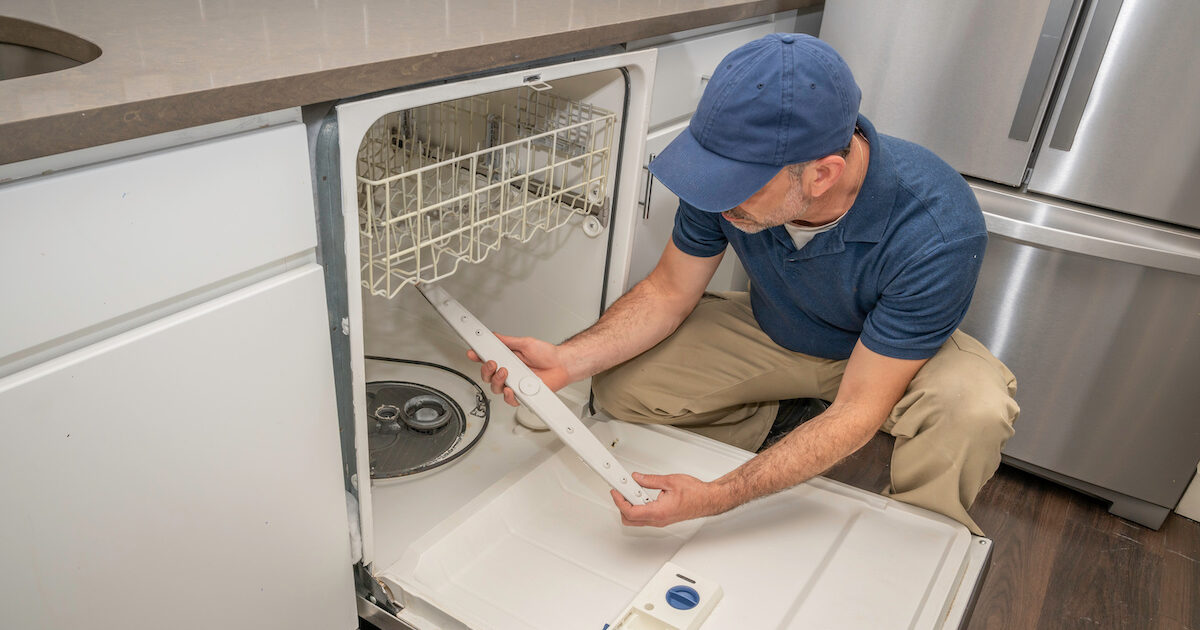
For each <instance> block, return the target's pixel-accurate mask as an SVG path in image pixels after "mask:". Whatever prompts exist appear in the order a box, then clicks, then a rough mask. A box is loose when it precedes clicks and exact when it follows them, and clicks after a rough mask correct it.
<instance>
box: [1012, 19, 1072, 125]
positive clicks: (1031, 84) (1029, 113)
mask: <svg viewBox="0 0 1200 630" xmlns="http://www.w3.org/2000/svg"><path fill="white" fill-rule="evenodd" d="M1074 5H1075V0H1051V1H1050V6H1049V7H1047V8H1046V20H1045V21H1044V22H1043V23H1042V33H1041V35H1040V36H1039V37H1038V43H1037V47H1035V48H1034V50H1033V60H1032V61H1031V62H1030V63H1029V73H1028V74H1026V75H1025V86H1024V87H1022V88H1021V97H1020V99H1019V100H1018V101H1017V112H1016V114H1015V115H1014V116H1013V121H1012V127H1010V128H1009V130H1008V137H1009V138H1012V139H1013V140H1018V141H1020V142H1027V141H1028V140H1029V137H1030V136H1031V135H1032V134H1033V127H1034V125H1035V124H1036V123H1037V118H1038V109H1039V108H1040V107H1041V104H1042V97H1043V96H1045V94H1046V88H1047V87H1049V85H1050V75H1051V73H1052V72H1053V70H1054V58H1055V57H1056V56H1058V48H1059V45H1060V44H1061V43H1062V39H1063V37H1064V35H1065V34H1066V31H1067V23H1068V22H1069V21H1070V17H1071V8H1072V7H1073V6H1074Z"/></svg>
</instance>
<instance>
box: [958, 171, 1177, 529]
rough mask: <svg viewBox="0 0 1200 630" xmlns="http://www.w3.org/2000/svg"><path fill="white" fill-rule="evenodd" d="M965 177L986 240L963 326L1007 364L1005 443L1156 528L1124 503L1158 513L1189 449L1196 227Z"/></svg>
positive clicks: (1010, 451) (1173, 493)
mask: <svg viewBox="0 0 1200 630" xmlns="http://www.w3.org/2000/svg"><path fill="white" fill-rule="evenodd" d="M973 187H974V188H975V193H976V196H977V197H978V198H979V202H980V206H981V207H982V208H983V210H984V214H985V216H986V218H987V222H988V229H989V231H990V232H991V233H992V238H991V240H990V242H989V243H988V253H987V259H986V260H985V262H984V265H983V270H982V272H981V274H980V278H979V284H978V286H977V287H976V290H975V298H974V301H973V302H972V304H971V309H970V311H968V313H967V317H966V319H965V320H964V321H963V324H962V328H963V330H965V331H966V332H968V333H970V334H971V335H974V336H975V337H977V338H978V339H979V340H980V341H982V342H983V343H984V344H985V345H986V346H987V347H988V348H990V349H991V350H992V352H993V353H995V354H996V356H997V357H999V358H1000V359H1001V360H1003V361H1004V362H1005V364H1006V365H1008V367H1009V368H1010V369H1011V370H1012V371H1013V373H1014V374H1016V376H1017V381H1018V389H1017V395H1016V398H1017V402H1018V403H1020V405H1021V417H1020V419H1019V420H1018V422H1017V427H1016V428H1017V432H1016V435H1014V436H1013V438H1012V439H1010V440H1009V442H1008V444H1007V446H1006V447H1005V449H1004V452H1005V454H1006V455H1007V456H1009V457H1010V458H1015V459H1016V460H1019V461H1020V462H1023V463H1026V464H1032V465H1033V466H1035V467H1037V468H1040V469H1044V470H1047V471H1052V472H1054V473H1058V474H1059V475H1065V476H1066V477H1069V478H1070V479H1059V478H1057V477H1055V478H1056V479H1058V480H1059V481H1064V482H1066V483H1068V484H1069V485H1076V486H1078V487H1081V488H1083V489H1085V490H1087V491H1089V492H1091V493H1093V494H1101V495H1107V498H1109V499H1110V500H1114V501H1116V502H1115V503H1114V505H1113V508H1112V511H1113V512H1114V513H1117V514H1119V515H1122V516H1127V517H1130V518H1131V519H1132V520H1138V521H1139V522H1145V523H1146V524H1148V525H1151V526H1156V523H1154V522H1150V521H1152V519H1149V518H1146V517H1144V516H1139V514H1143V513H1146V511H1147V508H1149V506H1139V505H1124V504H1123V502H1126V498H1124V497H1128V498H1129V500H1131V501H1144V502H1147V503H1149V504H1153V505H1157V506H1160V509H1159V515H1160V516H1165V515H1166V511H1167V509H1169V508H1170V507H1172V506H1174V505H1175V503H1176V502H1177V501H1178V500H1179V497H1180V495H1181V494H1183V491H1184V488H1185V487H1186V486H1187V482H1188V479H1189V478H1190V477H1191V475H1192V473H1193V472H1194V470H1195V465H1196V461H1197V460H1198V459H1200V431H1197V430H1196V422H1195V417H1196V415H1195V410H1196V408H1197V407H1200V390H1198V389H1197V388H1196V387H1195V380H1196V376H1195V375H1196V374H1197V373H1200V320H1198V319H1197V317H1196V313H1198V312H1200V238H1197V237H1196V236H1194V235H1192V234H1189V233H1187V232H1185V231H1183V230H1168V229H1163V228H1159V227H1155V226H1151V225H1149V224H1147V223H1145V222H1135V221H1133V220H1129V219H1122V218H1120V217H1119V216H1114V215H1111V214H1109V213H1101V212H1096V211H1089V210H1087V209H1085V208H1083V207H1081V206H1078V205H1076V204H1071V203H1069V202H1057V201H1055V202H1051V201H1039V200H1037V199H1033V198H1030V197H1026V196H1022V195H1018V194H1013V193H1011V192H1007V191H1003V190H999V189H998V188H997V187H987V186H982V185H974V186H973ZM1072 479H1073V480H1077V481H1081V482H1084V484H1086V485H1080V484H1072V482H1071V480H1072ZM1093 486H1094V487H1093ZM1097 488H1099V489H1106V490H1111V491H1114V492H1116V493H1119V494H1120V495H1123V496H1120V497H1118V496H1111V495H1108V493H1105V492H1097V491H1096V489H1097ZM1159 522H1161V519H1160V521H1159Z"/></svg>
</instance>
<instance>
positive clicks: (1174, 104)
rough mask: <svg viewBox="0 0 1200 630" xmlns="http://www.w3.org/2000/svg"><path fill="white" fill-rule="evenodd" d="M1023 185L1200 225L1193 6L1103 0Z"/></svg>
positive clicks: (1198, 15)
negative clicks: (1031, 173)
mask: <svg viewBox="0 0 1200 630" xmlns="http://www.w3.org/2000/svg"><path fill="white" fill-rule="evenodd" d="M1088 18H1089V19H1088V21H1087V23H1086V25H1085V26H1086V29H1085V31H1084V33H1083V39H1082V40H1081V41H1080V44H1079V46H1078V51H1079V52H1078V53H1077V54H1076V55H1075V58H1074V60H1073V61H1072V63H1071V66H1070V68H1069V71H1068V74H1067V76H1066V83H1065V85H1066V90H1065V92H1064V94H1063V96H1062V97H1061V98H1059V99H1058V102H1057V103H1056V105H1055V111H1054V114H1053V119H1052V121H1051V123H1052V127H1051V128H1050V131H1049V133H1047V134H1046V137H1045V139H1044V140H1043V142H1044V144H1043V146H1042V148H1041V150H1040V152H1039V153H1038V157H1037V163H1036V165H1035V167H1034V170H1033V176H1032V178H1031V179H1030V181H1029V188H1030V190H1034V191H1037V192H1044V193H1047V194H1051V195H1054V196H1057V197H1064V198H1067V199H1072V200H1075V201H1080V202H1082V203H1087V204H1091V205H1095V206H1101V207H1105V208H1111V209H1114V210H1118V211H1121V212H1127V213H1130V214H1136V215H1139V216H1144V217H1149V218H1152V219H1158V220H1161V221H1167V222H1170V223H1176V224H1181V225H1187V226H1191V227H1197V228H1200V206H1197V205H1196V199H1197V198H1198V197H1200V178H1197V177H1196V173H1197V172H1200V117H1198V116H1196V111H1197V109H1198V108H1200V72H1196V71H1195V69H1194V67H1193V66H1192V63H1194V61H1195V59H1196V57H1197V56H1198V55H1200V42H1198V40H1197V39H1196V32H1197V31H1198V30H1200V3H1196V2H1145V1H1136V0H1125V1H1124V2H1121V0H1101V1H1100V2H1097V3H1095V5H1094V10H1093V11H1092V12H1091V14H1090V15H1089V16H1088Z"/></svg>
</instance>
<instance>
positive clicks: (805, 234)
mask: <svg viewBox="0 0 1200 630" xmlns="http://www.w3.org/2000/svg"><path fill="white" fill-rule="evenodd" d="M845 216H846V215H844V214H843V215H842V216H840V217H838V218H837V219H835V220H834V221H832V222H831V223H826V224H825V225H818V226H815V227H807V226H803V225H796V224H795V223H792V222H791V221H788V222H787V223H784V224H783V227H785V228H787V231H788V234H789V235H790V236H791V237H792V242H793V243H795V244H796V249H797V250H801V249H804V246H805V245H808V242H809V241H811V240H813V237H815V236H816V235H818V234H820V233H821V232H828V231H829V230H832V229H833V228H834V226H836V225H837V224H838V223H840V222H841V221H842V219H843V218H844V217H845Z"/></svg>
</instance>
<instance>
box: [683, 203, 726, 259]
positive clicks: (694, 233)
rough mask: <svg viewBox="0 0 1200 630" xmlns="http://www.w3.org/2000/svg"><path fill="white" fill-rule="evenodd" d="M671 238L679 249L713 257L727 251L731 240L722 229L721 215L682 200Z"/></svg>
mask: <svg viewBox="0 0 1200 630" xmlns="http://www.w3.org/2000/svg"><path fill="white" fill-rule="evenodd" d="M671 240H672V241H674V242H675V247H677V248H679V251H681V252H683V253H685V254H688V255H691V256H697V257H700V258H711V257H712V256H716V255H717V254H720V253H721V252H724V251H725V246H726V245H727V244H728V243H729V240H728V239H727V238H726V237H725V232H723V231H721V215H720V213H716V212H705V211H703V210H700V209H699V208H696V207H694V206H692V205H691V204H689V203H687V202H685V201H680V202H679V209H678V210H676V211H675V229H674V230H673V231H672V232H671Z"/></svg>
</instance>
